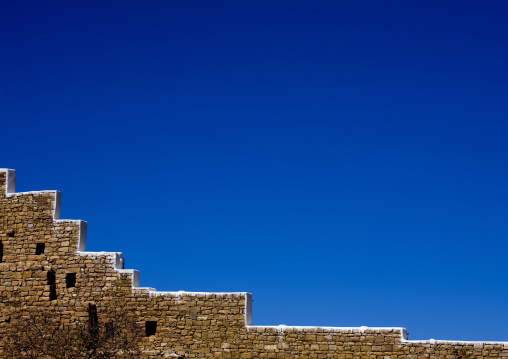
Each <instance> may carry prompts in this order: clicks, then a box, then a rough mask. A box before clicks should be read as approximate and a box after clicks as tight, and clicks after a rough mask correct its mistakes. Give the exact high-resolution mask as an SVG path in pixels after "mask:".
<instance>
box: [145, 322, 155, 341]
mask: <svg viewBox="0 0 508 359" xmlns="http://www.w3.org/2000/svg"><path fill="white" fill-rule="evenodd" d="M145 333H146V336H147V337H149V336H151V335H155V333H157V322H156V321H147V322H145Z"/></svg>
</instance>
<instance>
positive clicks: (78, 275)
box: [0, 169, 508, 359]
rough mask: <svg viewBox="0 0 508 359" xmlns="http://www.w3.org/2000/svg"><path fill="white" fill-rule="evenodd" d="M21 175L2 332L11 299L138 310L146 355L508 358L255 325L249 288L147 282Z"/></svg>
mask: <svg viewBox="0 0 508 359" xmlns="http://www.w3.org/2000/svg"><path fill="white" fill-rule="evenodd" d="M15 181H16V172H15V171H14V170H10V169H0V300H1V303H2V306H1V312H0V335H3V333H5V332H6V330H8V328H9V325H11V323H10V321H9V320H8V317H9V313H10V310H12V308H13V307H14V306H21V307H22V308H24V307H34V306H35V307H48V306H56V307H59V308H60V307H62V308H65V309H66V311H67V313H70V315H71V317H74V318H75V319H78V318H79V317H80V316H81V317H82V316H83V315H86V313H85V314H83V309H82V308H83V307H84V305H85V304H87V303H97V302H99V301H101V305H108V304H111V305H113V304H114V305H119V303H120V305H122V306H125V307H128V308H133V309H135V313H136V315H137V317H138V318H137V319H138V322H139V323H140V324H142V325H144V326H145V327H146V335H145V336H144V337H143V339H142V350H143V355H144V357H145V358H161V357H171V356H184V357H186V358H302V359H303V358H305V359H325V358H326V359H332V358H333V359H350V358H371V359H374V358H376V359H395V358H397V359H401V358H407V359H420V358H447V359H451V358H504V357H505V358H508V342H450V341H440V340H432V339H431V340H428V341H412V340H407V335H406V330H405V329H404V328H369V327H358V328H340V327H336V328H335V327H289V326H253V325H252V319H251V318H252V316H251V301H252V300H251V294H250V293H195V292H158V291H156V290H154V289H153V288H140V287H139V273H138V272H137V271H135V270H127V269H123V259H122V254H121V253H115V252H113V253H112V252H98V253H92V252H86V251H85V244H86V227H87V223H86V222H84V221H80V220H61V219H59V212H60V193H59V192H58V191H37V192H23V193H15ZM69 278H70V279H69ZM50 281H51V283H49V282H50ZM69 283H70V284H71V285H69ZM0 358H2V348H0Z"/></svg>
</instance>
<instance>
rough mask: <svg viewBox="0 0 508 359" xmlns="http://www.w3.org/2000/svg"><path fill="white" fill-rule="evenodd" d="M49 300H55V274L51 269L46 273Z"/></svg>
mask: <svg viewBox="0 0 508 359" xmlns="http://www.w3.org/2000/svg"><path fill="white" fill-rule="evenodd" d="M48 285H49V300H56V274H55V271H54V270H53V269H52V270H50V271H48Z"/></svg>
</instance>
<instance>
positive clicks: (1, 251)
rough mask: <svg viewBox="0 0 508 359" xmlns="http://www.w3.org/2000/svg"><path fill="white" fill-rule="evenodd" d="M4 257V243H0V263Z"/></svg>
mask: <svg viewBox="0 0 508 359" xmlns="http://www.w3.org/2000/svg"><path fill="white" fill-rule="evenodd" d="M3 257H4V245H3V244H2V241H0V263H2V262H3Z"/></svg>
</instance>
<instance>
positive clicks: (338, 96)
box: [0, 0, 508, 341]
mask: <svg viewBox="0 0 508 359" xmlns="http://www.w3.org/2000/svg"><path fill="white" fill-rule="evenodd" d="M0 4H1V5H0V46H1V47H0V54H1V55H0V91H1V92H0V95H1V96H0V116H1V117H0V118H1V126H2V127H1V134H2V136H1V137H2V151H1V155H0V167H8V168H14V169H16V170H17V175H18V185H17V190H18V191H29V190H42V189H57V190H60V191H62V218H72V219H83V220H86V221H88V222H89V228H88V246H87V249H88V250H91V251H122V252H123V253H124V256H125V258H126V267H128V268H135V269H138V270H140V272H141V284H142V285H143V286H151V287H156V288H157V289H159V290H187V291H249V292H252V293H253V298H254V300H255V301H254V306H253V310H254V324H258V325H261V324H274V325H277V324H287V325H326V326H361V325H367V326H404V327H406V328H407V329H408V331H409V333H410V336H409V338H410V339H428V338H436V339H463V340H505V341H508V325H506V323H507V321H508V305H507V303H508V266H507V263H508V261H507V253H508V244H507V243H508V242H507V238H508V221H507V215H508V190H507V183H508V171H507V162H508V161H507V157H508V148H507V146H508V144H507V137H508V124H507V119H508V100H507V99H508V66H507V64H508V46H507V43H508V20H507V19H508V1H500V0H494V1H441V0H440V1H437V0H436V1H378V0H375V1H294V0H293V1H192V0H189V1H174V0H152V1H129V0H122V1H115V0H111V1H79V0H78V1H52V0H47V1H39V0H37V1H28V0H10V1H9V0H0Z"/></svg>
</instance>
